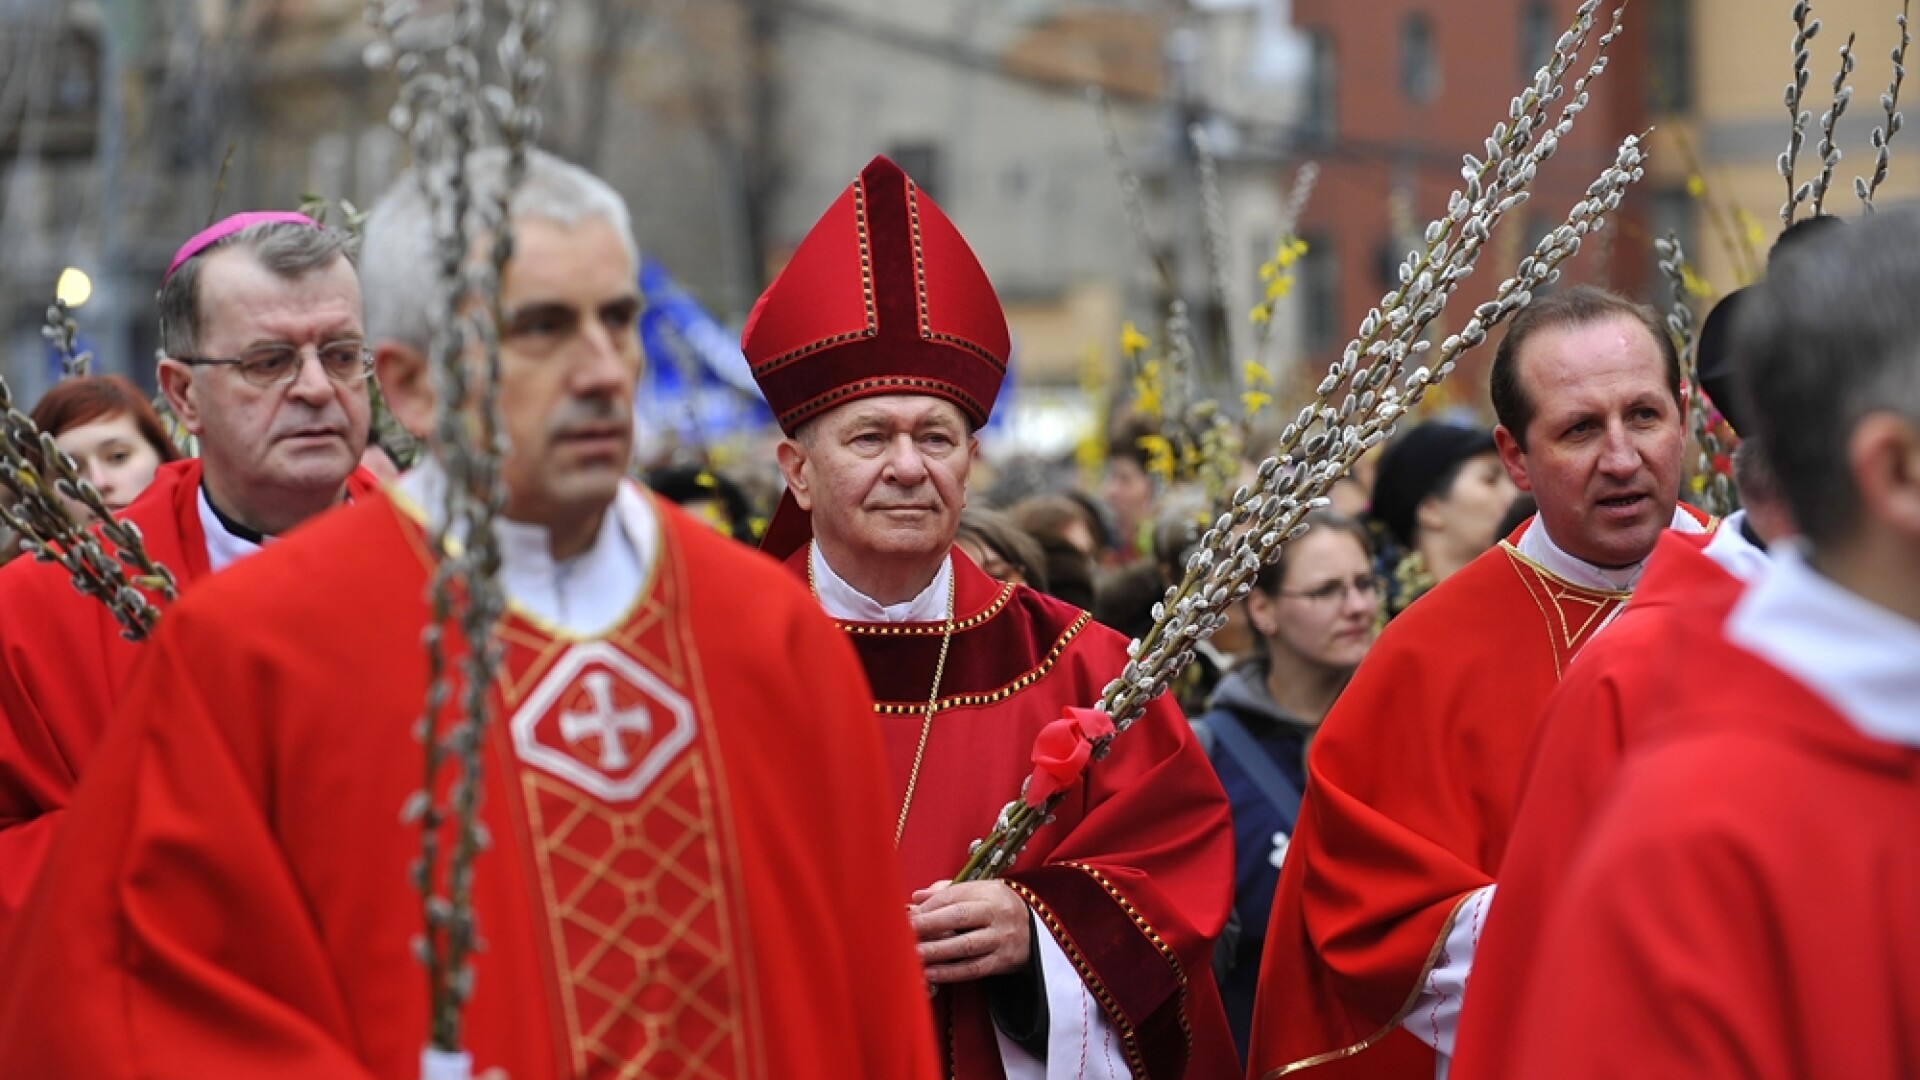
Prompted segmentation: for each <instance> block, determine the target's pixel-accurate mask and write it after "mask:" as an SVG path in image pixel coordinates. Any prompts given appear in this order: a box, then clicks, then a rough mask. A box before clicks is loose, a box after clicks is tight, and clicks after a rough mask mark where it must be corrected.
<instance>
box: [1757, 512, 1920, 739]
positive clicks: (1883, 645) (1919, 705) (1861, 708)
mask: <svg viewBox="0 0 1920 1080" xmlns="http://www.w3.org/2000/svg"><path fill="white" fill-rule="evenodd" d="M1773 550H1774V555H1773V571H1772V572H1771V573H1770V574H1768V575H1767V577H1766V578H1765V579H1764V580H1762V581H1761V582H1760V583H1758V584H1756V585H1755V586H1753V587H1752V588H1751V589H1748V590H1747V593H1746V595H1745V596H1743V597H1741V598H1740V602H1739V603H1738V604H1736V605H1734V609H1733V613H1732V614H1731V615H1729V616H1728V617H1727V624H1726V633H1727V640H1729V641H1731V642H1733V643H1734V644H1736V645H1739V646H1741V647H1742V648H1745V649H1746V650H1747V651H1748V652H1751V653H1754V654H1755V655H1757V656H1759V657H1761V658H1762V659H1764V660H1766V661H1767V662H1768V663H1770V664H1772V665H1773V666H1774V667H1777V668H1779V669H1780V670H1782V671H1784V672H1786V673H1787V674H1789V675H1791V676H1793V677H1794V678H1796V679H1798V680H1799V681H1800V682H1802V683H1805V684H1806V685H1807V686H1808V687H1810V688H1811V689H1812V690H1813V691H1814V692H1815V693H1817V694H1819V695H1820V696H1821V697H1823V698H1825V699H1826V700H1827V702H1828V704H1830V705H1832V706H1833V707H1834V709H1835V710H1836V711H1837V712H1839V713H1840V714H1841V715H1842V716H1845V717H1846V718H1847V719H1848V720H1849V721H1851V722H1852V723H1853V726H1854V727H1856V728H1859V729H1860V731H1861V732H1862V733H1864V734H1866V735H1869V736H1871V737H1873V738H1877V739H1882V740H1885V741H1887V742H1894V743H1901V744H1904V745H1907V746H1920V623H1914V622H1912V621H1911V620H1908V619H1906V618H1904V617H1902V616H1900V615H1896V614H1894V613H1893V612H1891V611H1889V610H1887V609H1886V608H1883V607H1881V606H1880V605H1878V604H1875V603H1873V602H1872V601H1870V600H1867V599H1866V598H1864V597H1861V596H1859V595H1857V594H1855V593H1853V592H1850V591H1849V590H1847V589H1845V588H1842V587H1841V586H1839V585H1837V584H1835V583H1834V582H1833V581H1831V580H1829V579H1828V578H1826V577H1824V576H1822V575H1821V574H1820V573H1819V572H1818V571H1816V570H1814V568H1813V567H1812V566H1810V565H1808V564H1807V561H1806V558H1805V556H1803V555H1802V554H1801V553H1800V551H1799V549H1798V547H1797V546H1796V545H1791V544H1779V545H1775V547H1774V549H1773Z"/></svg>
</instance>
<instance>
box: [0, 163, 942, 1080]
mask: <svg viewBox="0 0 1920 1080" xmlns="http://www.w3.org/2000/svg"><path fill="white" fill-rule="evenodd" d="M504 167H505V155H504V153H503V152H488V153H486V154H482V155H476V158H475V160H474V161H473V163H472V166H471V168H470V170H469V173H470V179H471V180H472V182H473V183H475V184H479V185H489V184H497V183H499V182H500V180H501V177H502V175H503V172H504ZM422 202H423V199H422V197H421V194H420V192H419V190H418V188H417V187H416V186H415V182H414V180H413V178H412V176H411V175H409V176H406V177H403V178H402V179H401V181H400V182H399V185H398V186H397V187H396V189H395V191H394V192H393V193H392V194H390V195H389V196H388V198H387V199H385V200H383V201H382V203H381V204H380V205H379V206H378V207H377V208H376V209H375V211H374V213H373V215H372V216H371V217H370V218H369V220H368V223H367V227H366V243H367V253H368V256H367V264H366V265H367V266H368V268H369V270H368V275H367V280H368V284H369V291H370V294H380V295H385V296H387V297H390V298H392V300H393V302H389V303H381V304H370V305H369V312H368V325H369V328H370V329H371V331H372V333H373V336H374V338H375V339H376V340H377V341H378V342H379V345H378V350H379V357H380V364H381V374H382V385H383V387H384V389H385V391H386V393H387V394H388V398H389V401H390V402H391V403H392V405H393V407H394V410H395V413H396V415H397V416H399V417H400V418H401V419H402V420H403V421H405V422H406V423H408V424H409V425H410V426H412V427H413V428H415V429H416V430H418V429H421V428H424V426H425V421H427V420H428V419H430V418H431V417H432V415H433V408H434V403H433V393H432V389H431V386H430V383H429V380H428V379H427V375H426V362H425V359H424V356H425V350H426V348H427V344H428V339H429V338H430V334H431V324H430V323H429V322H427V321H426V317H425V314H424V312H422V311H421V310H420V306H419V305H418V304H407V303H405V302H403V301H402V299H401V298H402V297H403V296H404V295H405V294H406V290H407V289H408V288H409V282H410V281H419V280H425V279H428V278H429V277H430V267H431V260H432V258H433V251H434V248H433V244H432V237H431V235H430V233H429V229H430V217H429V215H428V214H427V213H426V212H425V207H424V206H423V205H422ZM513 213H514V221H515V229H514V242H515V246H514V255H513V259H512V261H511V262H510V263H509V265H508V268H507V271H506V274H505V276H504V278H503V281H502V306H503V309H504V310H505V312H506V322H505V331H504V333H503V335H502V348H501V360H502V383H501V388H500V390H501V392H500V395H499V400H500V404H501V407H502V410H503V413H504V423H505V428H506V431H507V434H508V435H509V437H510V439H511V446H512V449H511V450H510V452H509V453H508V455H507V458H506V459H505V461H504V462H503V466H502V475H503V477H504V479H505V484H506V500H505V505H504V511H503V512H504V520H502V521H500V522H499V523H498V526H497V527H498V529H499V539H500V542H501V552H502V567H501V571H500V575H499V583H500V585H501V587H502V589H503V590H504V592H505V594H506V598H507V602H508V606H507V609H506V612H505V615H504V617H503V619H502V621H501V623H500V626H499V631H498V641H499V644H500V646H501V650H502V657H501V665H500V669H499V675H498V678H497V679H496V680H495V682H494V683H493V685H492V687H491V689H490V693H491V694H492V697H493V704H494V707H495V720H494V723H493V724H492V726H491V727H490V728H489V729H488V731H487V735H486V740H485V744H484V746H483V748H482V759H483V762H484V771H483V791H482V798H481V803H480V807H481V811H480V813H481V820H482V822H483V823H484V825H485V826H486V829H487V831H488V833H489V834H490V835H491V837H492V838H493V839H492V845H491V848H490V849H489V850H487V851H485V852H483V853H482V854H481V855H480V856H479V858H478V861H477V863H476V866H475V879H474V884H473V890H472V892H473V903H474V905H475V911H476V914H477V918H478V925H479V931H480V934H481V936H482V937H483V939H484V942H485V945H484V947H483V949H482V950H481V951H480V952H479V953H478V954H477V955H476V956H475V958H474V961H473V963H474V968H475V976H476V983H475V987H476V988H475V990H474V994H473V997H472V999H471V1001H470V1002H469V1003H468V1005H467V1007H466V1009H465V1013H464V1017H463V1025H464V1040H465V1045H466V1046H467V1048H468V1049H470V1050H471V1052H472V1054H473V1059H474V1064H475V1065H476V1066H478V1067H479V1068H481V1069H494V1068H499V1069H504V1070H505V1072H506V1073H507V1074H508V1075H509V1076H511V1077H512V1078H513V1080H550V1078H563V1077H564V1078H599V1077H615V1076H620V1077H662V1078H664V1077H685V1076H699V1075H711V1076H729V1077H768V1078H771V1077H783V1078H784V1077H808V1078H821V1080H826V1078H838V1077H867V1078H873V1080H880V1078H888V1080H891V1078H894V1077H931V1076H932V1075H933V1072H934V1064H935V1056H934V1050H933V1045H932V1042H931V1038H930V1034H929V1029H928V1026H927V1020H926V1009H925V1005H924V1002H925V1000H926V998H925V992H924V989H923V987H922V983H921V979H920V973H919V966H918V964H917V963H916V962H915V959H914V956H913V953H912V951H911V949H912V943H911V937H910V934H909V931H908V928H907V923H906V919H905V915H904V908H903V905H902V902H901V899H900V897H899V896H898V893H897V885H896V883H897V881H898V877H899V871H898V868H897V863H896V859H895V856H894V854H893V852H892V849H891V847H890V846H889V844H888V832H887V829H888V822H887V818H888V814H889V803H888V801H887V796H886V793H885V789H886V777H885V772H884V769H885V764H884V760H883V758H882V755H881V750H880V743H879V737H878V734H877V732H876V731H875V725H874V722H873V720H872V718H871V712H870V711H869V710H870V704H869V701H870V699H869V698H868V697H867V695H866V692H865V687H864V683H863V680H862V677H861V674H860V670H859V666H858V663H857V661H856V660H855V658H854V656H853V652H852V650H851V649H850V648H848V647H847V645H846V644H845V642H844V640H843V639H842V638H841V637H840V636H839V635H836V634H834V633H832V631H831V629H830V624H829V623H828V622H827V621H826V620H825V619H824V618H823V617H822V616H821V615H820V613H819V612H818V610H817V608H816V607H815V605H813V604H812V603H811V601H810V599H809V598H808V596H807V595H806V592H805V590H804V589H802V588H800V587H798V586H797V585H796V584H795V583H794V582H793V581H792V580H791V578H790V577H789V576H788V575H786V574H785V573H784V572H783V571H782V570H781V568H780V567H778V566H775V565H773V564H771V563H768V562H766V561H765V560H763V559H761V558H759V557H758V556H755V555H754V554H752V553H750V552H746V551H743V550H741V549H740V548H739V547H738V546H737V545H735V544H733V543H732V542H730V541H727V540H725V539H724V538H720V537H718V536H716V535H715V534H713V533H712V531H711V530H709V529H707V528H705V527H704V526H703V525H701V524H699V523H698V522H696V521H694V520H693V519H691V518H689V517H686V516H685V515H683V514H681V513H679V512H678V511H677V510H675V509H673V508H672V507H670V506H667V505H665V504H664V503H662V502H660V501H659V500H656V499H654V498H653V497H652V496H651V495H649V494H647V493H645V492H643V491H641V490H640V489H639V488H637V487H635V486H634V485H633V484H631V482H629V481H626V480H625V472H626V468H627V463H628V456H629V454H630V451H631V442H632V417H633V410H632V394H633V388H634V383H635V381H636V378H637V375H638V372H639V366H640V349H639V342H638V336H637V333H636V329H635V327H636V319H637V316H638V313H639V310H640V298H639V295H638V293H637V290H636V287H635V277H634V274H635V264H636V262H637V259H636V256H635V252H634V247H633V242H632V239H631V234H630V226H629V223H628V218H627V215H626V211H625V207H624V204H622V203H621V201H620V199H619V196H618V195H617V194H615V193H614V192H613V191H612V190H611V189H610V188H608V187H607V186H606V185H605V184H604V183H602V182H600V181H599V180H598V179H596V178H594V177H592V176H590V175H589V174H587V173H585V172H584V171H582V170H578V169H575V168H573V167H571V166H567V165H564V164H562V163H560V162H557V161H555V160H554V159H552V158H550V157H547V156H545V155H540V154H536V155H534V156H533V157H532V159H531V160H530V162H529V165H528V175H527V179H526V181H525V185H524V186H523V187H522V188H521V189H520V190H519V192H518V193H517V195H516V201H515V203H514V209H513ZM444 482H445V481H444V479H443V475H442V474H441V473H440V472H439V471H438V470H437V469H436V468H434V467H433V466H431V465H429V466H423V467H422V468H421V469H420V470H416V471H415V472H414V473H411V474H409V475H408V476H407V477H406V478H404V479H403V480H402V481H401V482H400V483H399V484H398V485H396V487H395V488H393V489H390V490H389V491H388V492H387V493H384V494H379V495H375V496H372V497H370V498H367V499H363V500H360V501H359V502H358V503H357V504H356V505H355V506H353V507H352V508H350V509H348V510H345V511H342V512H341V513H338V514H335V515H331V516H329V517H328V518H327V519H326V520H324V521H321V522H318V523H316V524H314V525H313V526H312V527H310V528H308V529H305V530H302V531H301V532H300V533H299V534H297V535H295V536H292V537H289V538H288V539H287V540H285V541H283V542H281V543H278V544H275V545H273V546H272V547H271V548H269V549H268V550H267V551H265V552H263V553H262V554H261V555H259V556H257V557H255V558H253V559H250V560H248V561H247V562H246V563H244V564H242V565H240V566H237V567H235V568H234V569H233V570H232V571H229V572H227V573H225V574H221V575H217V576H215V577H214V578H213V579H211V580H210V581H208V582H206V583H204V584H203V585H201V586H200V587H199V588H198V589H197V590H196V591H195V592H194V594H193V595H190V596H188V597H186V598H185V599H184V600H183V601H182V602H181V603H180V604H179V605H177V606H176V608H175V609H174V610H173V611H171V612H170V613H169V614H168V615H167V617H166V618H165V619H164V620H163V622H162V624H161V626H160V629H159V632H158V634H157V635H156V637H155V639H154V640H153V641H151V642H150V643H149V644H148V645H147V647H146V649H145V651H144V655H143V656H142V657H141V659H140V662H139V664H138V666H137V667H136V670H135V673H134V676H133V679H132V682H131V684H130V686H129V687H128V689H127V692H126V694H125V695H124V700H123V705H122V708H121V710H120V712H119V713H118V714H117V715H116V717H115V720H114V723H113V725H112V726H111V727H110V728H109V729H108V731H107V733H106V736H105V738H104V740H103V742H102V745H101V747H100V751H99V753H98V754H97V755H96V757H95V760H94V762H93V763H92V765H91V767H90V768H89V770H88V775H87V776H86V778H85V779H84V780H83V782H82V784H81V787H80V791H79V794H78V796H77V797H76V799H75V802H74V805H73V807H72V809H71V810H70V811H69V824H68V825H67V827H66V828H65V830H64V831H63V834H62V840H61V843H60V845H58V846H57V847H56V850H55V851H54V854H53V856H52V858H51V860H50V862H49V864H48V866H47V869H46V873H45V875H44V876H43V878H42V881H41V883H40V885H39V887H38V888H37V890H36V891H35V893H34V894H33V897H32V899H31V900H30V901H29V905H28V909H27V911H26V913H25V914H24V915H23V917H22V921H21V924H20V927H19V932H18V933H16V934H15V935H14V936H13V937H12V938H11V940H10V943H9V951H8V953H7V954H6V955H5V956H4V957H0V972H4V975H0V1060H4V1061H5V1062H7V1064H8V1069H9V1072H10V1073H11V1072H17V1073H18V1074H19V1075H22V1076H47V1077H53V1076H76V1077H77V1076H86V1077H102V1078H118V1077H127V1078H131V1077H135V1076H139V1077H227V1076H233V1077H239V1076H275V1077H315V1078H319V1077H326V1078H330V1080H331V1078H340V1077H384V1078H396V1080H398V1078H408V1080H410V1078H413V1077H418V1076H420V1075H421V1067H422V1049H423V1047H424V1046H425V1041H426V1034H427V1020H428V1002H427V993H426V985H425V984H426V976H425V972H424V971H423V970H422V968H421V967H420V965H419V963H418V961H417V960H416V959H415V958H414V956H413V953H412V949H411V944H410V943H411V941H412V940H413V939H414V938H415V936H416V935H418V934H419V933H420V932H421V929H422V916H421V912H420V900H419V897H418V896H417V895H416V893H415V891H414V888H413V885H412V877H411V874H410V870H409V867H410V865H411V864H412V863H413V862H414V861H415V860H416V859H417V858H419V856H420V852H421V838H420V834H419V829H418V827H417V826H411V825H407V824H403V822H402V808H403V807H404V806H405V805H406V804H407V803H408V802H409V801H410V798H411V796H412V795H413V793H414V792H415V791H417V790H418V788H419V786H420V784H421V776H422V761H421V747H420V745H419V743H418V742H417V741H416V739H415V736H414V734H413V731H414V727H415V724H416V722H417V721H418V719H419V716H420V713H421V710H422V709H423V707H424V703H425V702H426V695H427V681H428V671H427V658H426V655H425V651H424V649H423V647H422V644H421V641H422V632H423V630H424V629H425V628H426V626H427V625H428V624H429V613H428V609H427V606H426V603H425V599H424V593H425V589H426V587H427V581H428V575H429V571H430V568H431V566H432V564H433V560H432V558H431V556H430V554H429V548H428V539H427V538H428V536H429V533H428V532H427V530H426V529H425V527H424V522H425V521H427V520H428V519H429V518H430V517H431V516H432V515H433V514H435V513H437V512H439V509H440V507H441V506H442V505H443V502H442V491H443V488H444ZM743 613H751V617H750V618H744V619H743V618H742V614H743ZM453 647H454V650H455V652H456V654H457V652H458V651H459V650H460V649H461V648H462V647H463V646H462V645H461V644H460V643H459V642H457V641H456V642H455V643H454V646H453ZM448 719H449V720H450V719H451V718H450V717H449V718H448Z"/></svg>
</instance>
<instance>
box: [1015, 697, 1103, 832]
mask: <svg viewBox="0 0 1920 1080" xmlns="http://www.w3.org/2000/svg"><path fill="white" fill-rule="evenodd" d="M1112 733H1113V719H1112V718H1111V717H1109V716H1108V715H1107V714H1106V713H1103V712H1101V711H1099V710H1098V709H1076V708H1071V707H1070V708H1068V709H1067V710H1066V711H1065V713H1064V714H1063V715H1062V716H1061V718H1060V719H1058V720H1055V721H1054V722H1053V723H1051V724H1048V725H1047V726H1046V727H1044V728H1041V729H1040V734H1039V736H1038V737H1037V738H1035V739H1034V740H1033V775H1032V776H1029V777H1028V778H1027V793H1026V803H1027V805H1028V806H1031V807H1033V808H1034V809H1036V810H1037V809H1039V808H1040V807H1041V805H1042V804H1044V803H1045V802H1046V801H1047V799H1048V798H1049V797H1051V796H1052V795H1053V794H1054V793H1055V792H1059V791H1065V790H1066V789H1067V788H1068V787H1069V786H1071V785H1072V784H1074V783H1075V782H1077V781H1078V780H1079V779H1080V777H1081V775H1082V774H1083V773H1085V772H1086V771H1087V761H1088V759H1089V758H1090V757H1091V756H1092V755H1093V740H1094V739H1097V738H1100V737H1101V736H1104V735H1110V734H1112Z"/></svg>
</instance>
